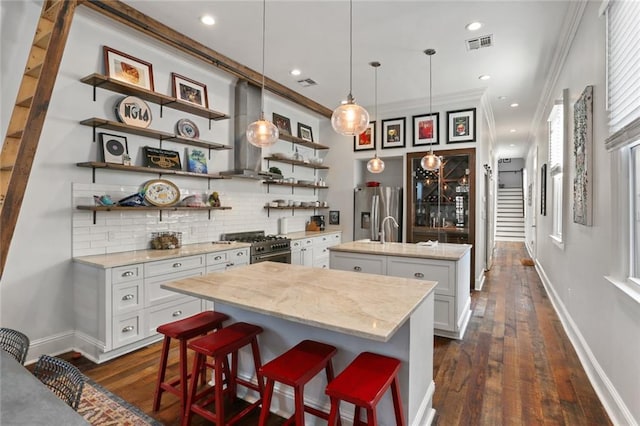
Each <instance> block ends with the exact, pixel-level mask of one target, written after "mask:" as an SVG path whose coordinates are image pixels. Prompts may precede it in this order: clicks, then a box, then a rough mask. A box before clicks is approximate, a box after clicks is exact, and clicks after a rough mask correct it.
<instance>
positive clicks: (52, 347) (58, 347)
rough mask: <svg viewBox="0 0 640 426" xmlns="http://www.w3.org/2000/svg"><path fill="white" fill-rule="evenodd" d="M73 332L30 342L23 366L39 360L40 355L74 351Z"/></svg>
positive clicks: (54, 354)
mask: <svg viewBox="0 0 640 426" xmlns="http://www.w3.org/2000/svg"><path fill="white" fill-rule="evenodd" d="M74 335H75V333H74V331H73V330H69V331H65V332H63V333H58V334H54V335H52V336H47V337H45V338H42V339H36V340H32V341H31V342H30V344H29V351H28V352H27V360H26V362H25V364H32V363H34V362H36V361H37V360H38V358H40V355H44V354H46V355H52V356H56V355H60V354H63V353H65V352H70V351H73V350H74V345H73V343H74Z"/></svg>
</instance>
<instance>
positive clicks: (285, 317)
mask: <svg viewBox="0 0 640 426" xmlns="http://www.w3.org/2000/svg"><path fill="white" fill-rule="evenodd" d="M436 284H437V283H436V282H432V281H419V280H415V279H408V278H397V277H388V276H382V275H373V274H362V273H354V272H347V271H336V270H328V269H319V268H308V267H303V266H297V265H290V264H284V263H273V262H262V263H257V264H252V265H248V266H245V267H240V268H237V269H234V270H229V271H226V272H224V273H213V274H208V275H205V276H202V277H193V278H186V279H182V280H179V281H174V282H171V283H167V284H163V285H162V287H163V288H164V289H166V290H171V291H176V292H179V293H182V294H186V295H190V296H195V297H199V298H202V299H205V300H209V301H212V302H214V304H215V310H216V311H219V312H224V313H226V314H228V315H229V316H230V317H231V321H233V322H235V321H246V322H249V323H254V324H256V325H260V326H261V327H263V328H264V330H265V331H264V333H263V334H261V335H260V337H259V343H260V350H261V354H262V361H263V363H265V362H268V361H269V360H271V359H273V358H275V357H276V356H278V355H280V354H281V353H283V352H285V351H286V350H287V349H289V348H291V347H292V346H294V345H295V344H297V343H298V342H300V341H301V340H304V339H313V340H318V341H321V342H325V343H329V344H332V345H334V346H336V347H337V348H338V353H337V355H336V356H335V357H334V366H335V369H336V373H339V372H340V371H342V370H343V369H344V368H345V367H346V366H347V365H348V364H349V363H350V362H351V361H352V360H353V359H354V358H355V357H356V356H357V355H358V354H359V353H361V352H363V351H371V352H376V353H380V354H384V355H388V356H392V357H395V358H398V359H400V360H401V361H402V368H401V371H400V389H401V395H402V399H403V405H404V411H405V416H406V417H405V418H406V419H407V424H408V425H415V426H422V425H427V424H431V422H432V420H433V418H434V415H435V410H433V408H432V398H433V393H434V390H435V385H434V382H433V293H434V289H435V287H436ZM240 362H241V368H240V373H239V374H242V375H244V376H245V378H247V377H251V376H252V377H251V378H252V379H253V380H255V373H254V372H253V368H251V366H250V365H251V362H250V356H248V354H244V353H241V355H240ZM325 387H326V379H325V378H324V377H322V375H319V376H318V377H316V378H314V379H313V380H312V381H311V382H310V383H309V384H308V385H307V386H306V387H305V400H306V402H307V403H308V404H309V405H312V406H316V407H317V408H321V409H325V410H328V406H329V404H328V399H327V398H326V396H325V395H324V388H325ZM276 395H277V396H274V403H273V404H272V407H271V409H272V411H274V412H276V413H278V414H281V415H284V416H287V415H288V414H290V413H291V412H292V411H293V408H292V407H293V404H292V393H291V390H290V389H287V388H286V387H282V388H279V389H278V388H277V389H276ZM244 397H245V398H246V399H248V400H251V399H253V398H255V397H256V396H255V395H251V394H250V393H249V394H247V395H245V396H244ZM276 402H279V404H278V403H276ZM341 413H342V416H343V418H345V419H346V418H349V419H351V418H352V415H353V406H351V405H350V404H344V403H343V404H342V406H341ZM378 415H379V421H380V424H394V421H395V420H394V416H393V408H392V403H391V398H390V395H385V396H384V398H383V400H382V401H381V403H380V405H379V406H378ZM315 420H316V419H315V418H314V417H312V416H311V417H308V418H307V421H308V422H309V424H314V423H312V422H313V421H315Z"/></svg>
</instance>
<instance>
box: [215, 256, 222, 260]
mask: <svg viewBox="0 0 640 426" xmlns="http://www.w3.org/2000/svg"><path fill="white" fill-rule="evenodd" d="M220 259H222V256H216V257H214V258H213V260H220Z"/></svg>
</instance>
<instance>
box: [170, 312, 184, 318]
mask: <svg viewBox="0 0 640 426" xmlns="http://www.w3.org/2000/svg"><path fill="white" fill-rule="evenodd" d="M171 315H173V316H174V317H179V316H180V315H182V311H175V312H174V313H172V314H171Z"/></svg>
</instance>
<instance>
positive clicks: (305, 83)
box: [298, 78, 318, 87]
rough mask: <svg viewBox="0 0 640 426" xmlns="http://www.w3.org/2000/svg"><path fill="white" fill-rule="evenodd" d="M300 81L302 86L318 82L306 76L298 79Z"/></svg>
mask: <svg viewBox="0 0 640 426" xmlns="http://www.w3.org/2000/svg"><path fill="white" fill-rule="evenodd" d="M298 83H300V85H301V86H302V87H309V86H315V85H316V84H318V83H316V82H315V81H313V80H312V79H310V78H304V79H302V80H298Z"/></svg>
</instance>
